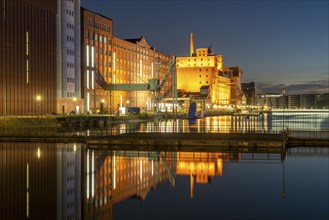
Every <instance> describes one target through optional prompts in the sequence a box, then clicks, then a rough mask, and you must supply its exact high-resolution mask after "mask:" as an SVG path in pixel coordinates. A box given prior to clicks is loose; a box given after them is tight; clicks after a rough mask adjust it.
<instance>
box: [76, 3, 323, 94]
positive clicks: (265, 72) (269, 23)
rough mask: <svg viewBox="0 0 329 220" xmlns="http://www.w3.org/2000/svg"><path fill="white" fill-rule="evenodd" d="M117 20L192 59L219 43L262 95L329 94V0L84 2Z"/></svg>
mask: <svg viewBox="0 0 329 220" xmlns="http://www.w3.org/2000/svg"><path fill="white" fill-rule="evenodd" d="M81 6H82V7H85V8H87V9H89V10H91V11H94V12H97V13H100V14H103V15H104V16H106V17H109V18H111V19H112V20H113V34H114V35H115V36H117V37H120V38H124V39H125V38H138V37H140V36H142V35H143V36H144V37H145V38H146V40H147V42H148V43H149V44H150V45H151V46H153V47H155V48H156V49H158V50H159V51H161V52H164V53H167V54H170V55H176V56H188V54H189V36H190V32H193V33H194V38H195V47H196V48H199V47H208V46H210V45H211V46H212V51H213V52H214V53H216V54H222V55H223V56H224V66H225V67H229V66H240V67H241V68H242V70H243V78H242V81H243V82H249V81H254V82H255V83H256V87H257V93H258V94H259V93H264V92H280V91H281V88H283V87H285V88H286V91H287V93H288V94H299V93H315V92H329V70H328V69H329V64H328V59H329V57H328V51H329V49H328V46H329V45H328V41H329V40H328V39H329V37H328V29H329V24H328V20H329V16H328V11H329V3H328V0H301V1H298V0H263V1H261V0H231V1H228V0H194V1H193V0H144V1H138V0H135V1H134V0H81Z"/></svg>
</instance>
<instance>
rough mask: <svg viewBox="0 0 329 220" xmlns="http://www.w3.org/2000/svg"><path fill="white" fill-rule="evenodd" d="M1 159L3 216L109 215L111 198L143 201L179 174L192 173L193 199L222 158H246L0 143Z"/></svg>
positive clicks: (214, 173) (219, 172) (220, 165)
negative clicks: (196, 187)
mask: <svg viewBox="0 0 329 220" xmlns="http://www.w3.org/2000/svg"><path fill="white" fill-rule="evenodd" d="M103 147H105V146H101V147H100V148H103ZM0 158H1V160H0V216H1V217H2V219H112V216H113V205H114V204H115V203H118V202H120V201H123V200H125V199H127V198H136V199H140V200H145V199H146V197H147V195H148V193H149V192H150V191H151V190H153V189H155V188H156V187H157V185H158V184H161V183H164V182H169V183H170V184H171V185H172V186H173V187H174V186H175V185H176V176H177V175H184V176H188V177H189V178H190V197H191V198H193V197H194V184H208V183H209V182H210V181H211V180H212V179H213V178H214V177H215V176H221V175H222V174H223V164H224V162H225V161H231V160H236V161H237V160H238V161H243V160H246V159H248V158H246V157H245V156H244V155H243V154H240V153H237V152H227V153H222V152H155V151H114V150H107V149H99V147H98V149H96V148H93V146H88V147H87V148H86V146H85V145H81V144H47V143H40V144H38V143H0ZM252 158H254V157H252ZM267 158H269V157H267ZM277 158H278V160H280V158H281V157H277Z"/></svg>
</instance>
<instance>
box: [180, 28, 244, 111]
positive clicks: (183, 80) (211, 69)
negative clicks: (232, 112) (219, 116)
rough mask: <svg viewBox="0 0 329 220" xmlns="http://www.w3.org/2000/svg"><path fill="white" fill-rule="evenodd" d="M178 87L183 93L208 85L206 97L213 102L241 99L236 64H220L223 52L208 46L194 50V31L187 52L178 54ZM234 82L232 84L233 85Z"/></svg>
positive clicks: (226, 103)
mask: <svg viewBox="0 0 329 220" xmlns="http://www.w3.org/2000/svg"><path fill="white" fill-rule="evenodd" d="M176 66H177V89H178V90H179V91H181V93H182V94H183V95H184V93H199V92H200V88H201V87H203V86H209V87H210V90H209V91H211V92H210V94H209V96H208V99H209V100H210V101H211V103H212V104H219V105H229V104H237V103H238V102H240V99H241V96H242V90H241V76H242V71H241V69H240V68H239V67H229V68H224V67H223V56H222V55H215V54H213V53H212V52H211V49H210V48H198V49H196V50H194V35H193V33H191V38H190V55H189V56H187V57H177V58H176ZM232 85H233V86H232Z"/></svg>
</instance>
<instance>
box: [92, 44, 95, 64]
mask: <svg viewBox="0 0 329 220" xmlns="http://www.w3.org/2000/svg"><path fill="white" fill-rule="evenodd" d="M94 58H95V57H94V46H92V47H91V67H94V61H95V59H94Z"/></svg>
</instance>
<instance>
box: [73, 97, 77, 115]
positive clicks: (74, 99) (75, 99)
mask: <svg viewBox="0 0 329 220" xmlns="http://www.w3.org/2000/svg"><path fill="white" fill-rule="evenodd" d="M76 101H77V98H76V97H74V98H73V103H74V109H73V111H74V113H75V112H76V105H75V102H76Z"/></svg>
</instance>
